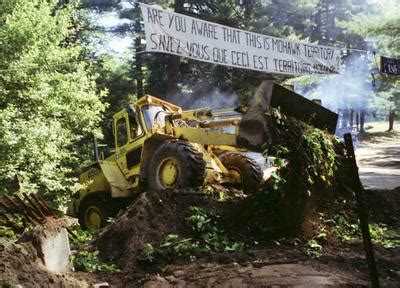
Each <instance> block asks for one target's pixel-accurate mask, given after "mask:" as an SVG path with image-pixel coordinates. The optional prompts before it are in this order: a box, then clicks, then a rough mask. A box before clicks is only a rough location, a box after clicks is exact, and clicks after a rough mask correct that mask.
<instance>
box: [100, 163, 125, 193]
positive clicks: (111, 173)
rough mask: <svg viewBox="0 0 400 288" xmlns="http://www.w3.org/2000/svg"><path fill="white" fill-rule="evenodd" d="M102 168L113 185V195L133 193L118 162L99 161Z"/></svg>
mask: <svg viewBox="0 0 400 288" xmlns="http://www.w3.org/2000/svg"><path fill="white" fill-rule="evenodd" d="M99 163H100V167H101V170H102V171H103V174H104V176H105V177H106V179H107V181H108V183H109V184H110V187H111V195H112V197H129V196H132V193H131V192H130V191H129V190H128V188H129V183H128V181H127V180H126V178H125V176H124V174H123V173H122V171H121V170H120V169H119V167H118V165H117V163H115V162H109V161H99Z"/></svg>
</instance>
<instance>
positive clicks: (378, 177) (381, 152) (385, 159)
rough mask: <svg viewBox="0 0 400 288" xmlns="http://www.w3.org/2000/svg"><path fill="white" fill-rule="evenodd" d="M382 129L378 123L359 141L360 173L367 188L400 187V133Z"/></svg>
mask: <svg viewBox="0 0 400 288" xmlns="http://www.w3.org/2000/svg"><path fill="white" fill-rule="evenodd" d="M381 129H383V127H381V126H380V125H379V124H378V125H376V128H375V129H374V128H373V130H372V129H371V130H372V131H371V132H369V134H367V135H366V136H364V137H361V140H360V141H359V142H358V143H357V149H356V157H357V162H358V166H359V173H360V178H361V182H362V183H363V185H364V187H365V188H366V189H393V188H396V187H400V133H399V132H392V133H387V132H381V131H379V130H381Z"/></svg>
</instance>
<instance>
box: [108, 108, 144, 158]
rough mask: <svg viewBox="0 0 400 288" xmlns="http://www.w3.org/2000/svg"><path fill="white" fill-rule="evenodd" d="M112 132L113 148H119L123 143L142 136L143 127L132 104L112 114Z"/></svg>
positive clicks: (125, 143)
mask: <svg viewBox="0 0 400 288" xmlns="http://www.w3.org/2000/svg"><path fill="white" fill-rule="evenodd" d="M113 118H114V121H113V132H114V133H113V134H114V141H115V149H116V150H120V149H121V148H122V147H124V146H125V145H127V144H129V143H131V142H133V141H135V140H137V139H138V138H140V137H141V136H143V129H142V125H141V123H140V119H139V117H138V115H137V112H136V109H135V108H134V107H133V106H132V105H127V106H126V108H125V109H124V110H122V111H120V112H118V113H117V114H115V115H114V117H113Z"/></svg>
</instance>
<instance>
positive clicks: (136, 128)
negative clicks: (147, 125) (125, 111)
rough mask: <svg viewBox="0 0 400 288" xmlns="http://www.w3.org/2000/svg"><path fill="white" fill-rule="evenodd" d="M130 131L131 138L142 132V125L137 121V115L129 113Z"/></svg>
mask: <svg viewBox="0 0 400 288" xmlns="http://www.w3.org/2000/svg"><path fill="white" fill-rule="evenodd" d="M129 133H130V138H131V140H133V139H135V138H136V137H138V136H139V135H141V134H142V127H140V125H139V123H138V122H137V121H136V118H135V116H134V115H131V114H129Z"/></svg>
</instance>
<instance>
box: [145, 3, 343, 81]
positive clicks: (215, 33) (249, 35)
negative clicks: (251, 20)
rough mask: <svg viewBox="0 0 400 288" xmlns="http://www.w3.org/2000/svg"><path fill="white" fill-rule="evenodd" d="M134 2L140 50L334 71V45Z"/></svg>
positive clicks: (256, 66)
mask: <svg viewBox="0 0 400 288" xmlns="http://www.w3.org/2000/svg"><path fill="white" fill-rule="evenodd" d="M140 5H141V10H142V14H143V20H144V28H145V33H146V42H147V43H146V51H149V52H162V53H167V54H174V55H178V56H182V57H187V58H190V59H195V60H199V61H204V62H209V63H213V64H220V65H225V66H231V67H236V68H242V69H251V70H256V71H261V72H267V73H278V74H289V75H310V74H336V73H340V66H341V59H340V49H337V48H333V47H328V46H321V45H313V44H307V43H303V42H295V41H291V40H287V39H282V38H276V37H271V36H267V35H262V34H257V33H253V32H249V31H245V30H240V29H236V28H232V27H228V26H224V25H220V24H217V23H213V22H209V21H204V20H200V19H197V18H193V17H189V16H186V15H182V14H178V13H174V12H170V11H167V10H163V9H160V8H158V7H155V6H150V5H146V4H142V3H141V4H140Z"/></svg>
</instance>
